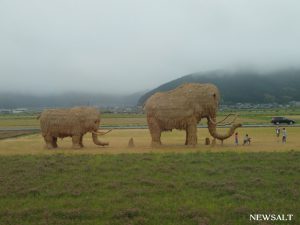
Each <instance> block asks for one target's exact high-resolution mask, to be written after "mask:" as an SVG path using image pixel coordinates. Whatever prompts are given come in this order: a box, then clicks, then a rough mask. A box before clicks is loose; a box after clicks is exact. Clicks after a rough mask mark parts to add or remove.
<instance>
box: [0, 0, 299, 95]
mask: <svg viewBox="0 0 300 225" xmlns="http://www.w3.org/2000/svg"><path fill="white" fill-rule="evenodd" d="M299 8H300V2H299V1H296V0H285V1H274V0H251V1H249V0H226V1H220V0H209V1H208V0H189V1H182V0H173V1H168V0H151V1H148V0H146V1H140V0H124V1H118V0H110V1H103V0H86V1H80V0H44V1H36V0H26V1H19V0H1V1H0V49H1V50H0V76H1V80H0V93H2V94H1V95H2V96H1V98H2V99H3V98H5V96H4V97H3V93H12V94H16V93H19V94H21V95H24V94H26V95H34V96H35V97H36V98H39V96H41V95H47V96H49V95H52V96H53V95H59V94H63V93H70V92H72V93H74V92H76V93H89V94H91V95H95V94H98V93H104V94H106V95H115V94H120V95H122V96H126V95H130V94H132V93H135V92H139V91H143V90H147V89H152V88H154V87H157V86H159V85H161V84H163V83H165V82H168V81H170V80H173V79H176V78H178V77H181V76H183V75H184V74H191V73H194V72H198V71H211V70H217V69H224V70H230V69H232V68H240V67H247V68H248V67H249V68H256V69H259V70H276V69H278V68H286V67H287V68H289V67H299V59H300V48H299V40H300V29H299V27H300V13H299Z"/></svg>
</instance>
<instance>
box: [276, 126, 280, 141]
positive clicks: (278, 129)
mask: <svg viewBox="0 0 300 225" xmlns="http://www.w3.org/2000/svg"><path fill="white" fill-rule="evenodd" d="M279 136H280V128H279V127H276V137H277V138H279Z"/></svg>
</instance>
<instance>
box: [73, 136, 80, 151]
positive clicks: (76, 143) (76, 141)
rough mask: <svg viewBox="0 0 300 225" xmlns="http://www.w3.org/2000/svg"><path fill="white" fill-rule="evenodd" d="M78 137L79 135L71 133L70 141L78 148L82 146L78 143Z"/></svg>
mask: <svg viewBox="0 0 300 225" xmlns="http://www.w3.org/2000/svg"><path fill="white" fill-rule="evenodd" d="M80 137H81V135H73V136H72V143H73V146H72V147H73V148H75V149H78V148H82V146H81V145H80Z"/></svg>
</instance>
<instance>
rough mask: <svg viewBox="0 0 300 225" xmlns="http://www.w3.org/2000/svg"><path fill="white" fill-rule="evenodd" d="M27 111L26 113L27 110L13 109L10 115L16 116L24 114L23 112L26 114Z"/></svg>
mask: <svg viewBox="0 0 300 225" xmlns="http://www.w3.org/2000/svg"><path fill="white" fill-rule="evenodd" d="M27 111H28V109H27V108H17V109H13V110H12V113H13V114H18V113H24V112H27Z"/></svg>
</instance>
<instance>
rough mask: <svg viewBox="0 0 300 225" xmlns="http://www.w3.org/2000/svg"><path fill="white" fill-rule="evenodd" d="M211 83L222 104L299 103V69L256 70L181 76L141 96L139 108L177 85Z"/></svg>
mask: <svg viewBox="0 0 300 225" xmlns="http://www.w3.org/2000/svg"><path fill="white" fill-rule="evenodd" d="M189 82H196V83H213V84H215V85H217V86H218V88H219V89H220V92H221V97H222V103H223V104H232V103H238V102H241V103H287V102H290V101H299V100H300V70H292V69H291V70H281V71H276V72H268V73H260V72H256V71H234V72H228V71H211V72H203V73H195V74H190V75H187V76H183V77H181V78H179V79H176V80H173V81H170V82H168V83H165V84H163V85H161V86H159V87H157V88H155V89H153V90H151V91H149V92H147V93H146V94H144V95H143V96H142V97H141V98H140V99H139V101H138V104H139V105H143V103H144V102H145V101H146V100H147V98H148V97H149V96H151V95H152V94H153V93H155V92H159V91H161V92H163V91H168V90H171V89H173V88H175V87H177V86H179V85H180V84H183V83H189Z"/></svg>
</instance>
